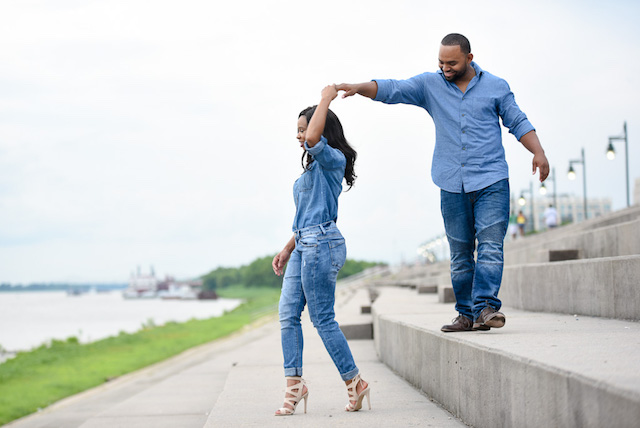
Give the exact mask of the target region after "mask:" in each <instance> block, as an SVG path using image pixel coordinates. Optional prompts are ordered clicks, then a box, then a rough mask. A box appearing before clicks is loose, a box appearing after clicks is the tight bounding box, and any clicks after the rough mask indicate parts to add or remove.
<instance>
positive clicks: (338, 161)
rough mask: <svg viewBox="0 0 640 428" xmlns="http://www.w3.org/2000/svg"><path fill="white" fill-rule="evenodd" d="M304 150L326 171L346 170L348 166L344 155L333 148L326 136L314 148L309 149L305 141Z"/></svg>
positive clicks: (321, 137) (322, 136)
mask: <svg viewBox="0 0 640 428" xmlns="http://www.w3.org/2000/svg"><path fill="white" fill-rule="evenodd" d="M304 148H305V149H306V150H307V151H308V152H309V153H311V156H313V159H314V160H315V161H317V162H318V163H319V164H320V165H322V168H324V169H327V170H329V169H338V168H344V167H345V165H346V164H347V159H346V158H345V156H344V154H343V153H342V152H341V151H340V150H338V149H335V148H333V147H331V146H330V145H329V144H328V142H327V139H326V137H325V136H324V135H321V136H320V141H318V142H317V143H316V145H315V146H313V147H309V145H308V144H307V142H306V141H305V143H304Z"/></svg>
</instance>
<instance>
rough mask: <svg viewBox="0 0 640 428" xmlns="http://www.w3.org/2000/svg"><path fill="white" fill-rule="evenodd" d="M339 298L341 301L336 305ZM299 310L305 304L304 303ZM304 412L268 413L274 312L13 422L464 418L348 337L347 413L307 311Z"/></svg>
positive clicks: (276, 378) (232, 423) (31, 426)
mask: <svg viewBox="0 0 640 428" xmlns="http://www.w3.org/2000/svg"><path fill="white" fill-rule="evenodd" d="M337 307H338V305H337ZM305 314H306V311H305ZM303 324H304V334H305V365H304V367H305V375H304V377H305V379H306V380H307V382H308V388H309V401H308V413H307V414H304V408H303V405H301V406H300V407H299V408H298V411H297V412H296V414H295V415H293V416H288V417H275V416H273V413H274V412H275V410H276V409H277V408H279V407H280V406H281V405H282V400H283V397H284V387H285V382H284V378H283V373H282V356H281V350H280V332H279V324H278V322H277V320H276V319H275V317H272V318H271V319H269V320H266V321H265V322H263V324H262V325H260V326H253V327H252V328H250V329H246V331H244V332H242V333H241V334H235V335H233V336H231V337H229V338H226V339H222V340H219V341H216V342H213V343H210V344H207V345H203V346H201V347H199V348H195V349H193V350H190V351H187V352H185V353H183V354H181V355H179V356H177V357H175V358H172V359H170V360H168V361H165V362H163V363H160V364H156V365H154V366H152V367H149V368H147V369H144V370H141V371H138V372H136V373H133V374H130V375H127V376H123V377H121V378H119V379H117V380H115V381H112V382H109V383H107V384H104V385H102V386H100V387H97V388H94V389H92V390H90V391H87V392H85V393H82V394H78V395H76V396H73V397H70V398H68V399H65V400H62V401H61V402H59V403H56V404H54V405H52V406H50V407H48V408H47V409H45V410H43V411H41V412H39V413H37V414H34V415H31V416H28V417H25V418H23V419H21V420H18V421H14V422H13V423H10V424H8V425H5V426H7V427H10V428H53V427H60V428H74V427H82V428H106V427H109V428H117V427H123V428H137V427H140V428H142V427H144V428H147V427H155V428H164V427H167V428H169V427H171V428H174V427H175V428H191V427H193V428H196V427H197V428H201V427H203V426H206V427H251V426H260V427H271V426H277V427H283V426H284V427H286V426H301V427H323V428H324V427H341V426H345V427H346V426H351V425H353V424H354V423H357V424H358V425H359V426H360V425H361V424H364V425H365V426H369V427H411V426H425V427H428V426H432V427H463V426H466V425H464V424H463V423H461V422H460V421H459V420H457V419H456V418H455V417H453V416H452V415H451V414H450V413H448V412H447V411H445V410H444V409H442V408H441V407H439V406H438V405H436V404H435V403H433V402H431V401H430V400H429V399H428V398H427V397H426V396H425V395H423V394H422V393H421V392H419V391H418V390H416V389H415V388H414V387H412V386H411V385H410V384H409V383H408V382H406V381H405V380H404V379H402V378H400V377H398V376H397V375H396V374H394V373H393V372H392V371H391V370H390V369H389V368H388V367H387V366H385V365H384V364H382V363H381V362H380V361H379V359H378V356H377V354H376V352H375V349H374V344H373V341H371V340H356V341H350V346H351V349H352V352H353V354H354V357H355V359H356V363H357V364H358V367H359V368H360V370H361V373H362V376H363V378H364V379H365V380H367V381H368V382H370V384H371V388H372V392H371V402H372V407H373V409H372V410H371V411H369V410H367V407H366V403H365V407H364V409H363V410H361V411H359V412H356V413H347V412H345V411H344V410H343V409H344V405H345V404H346V403H347V398H348V397H347V392H346V387H345V385H344V383H343V382H342V381H341V379H340V377H339V375H338V372H337V370H336V368H335V366H334V365H333V363H332V362H331V360H330V358H329V356H328V354H327V352H326V351H325V349H324V346H323V344H322V341H321V340H320V338H319V336H318V335H317V333H316V331H315V329H314V328H313V327H312V326H311V323H310V321H309V320H308V318H306V316H305V319H304V320H303Z"/></svg>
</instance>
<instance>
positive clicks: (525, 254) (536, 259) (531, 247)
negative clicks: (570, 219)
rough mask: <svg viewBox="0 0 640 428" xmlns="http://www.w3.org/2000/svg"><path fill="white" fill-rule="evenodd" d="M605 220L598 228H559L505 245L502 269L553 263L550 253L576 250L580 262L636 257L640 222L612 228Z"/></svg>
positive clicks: (639, 240)
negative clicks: (520, 265)
mask: <svg viewBox="0 0 640 428" xmlns="http://www.w3.org/2000/svg"><path fill="white" fill-rule="evenodd" d="M612 217H613V219H616V218H618V217H616V216H612ZM607 218H608V217H607ZM607 218H605V219H603V220H602V221H601V222H599V223H597V224H599V225H600V227H598V228H595V229H592V228H586V229H580V230H575V228H569V229H567V230H562V229H563V228H560V229H558V230H553V231H548V232H543V233H541V234H540V235H539V236H531V237H527V238H526V239H524V240H522V241H521V242H509V243H506V244H505V253H504V261H505V265H516V264H526V263H542V262H546V261H553V260H551V254H550V252H552V251H562V250H577V251H578V252H579V258H583V259H593V258H600V257H615V256H629V255H637V254H640V218H635V219H632V220H630V221H625V222H620V223H614V224H608V223H609V222H610V221H611V220H610V221H609V222H606V221H605V220H607ZM626 218H627V217H622V219H626ZM575 258H578V257H577V256H576V257H574V259H575ZM566 260H568V258H567V259H566Z"/></svg>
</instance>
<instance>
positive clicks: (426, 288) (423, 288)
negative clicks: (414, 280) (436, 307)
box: [418, 284, 438, 294]
mask: <svg viewBox="0 0 640 428" xmlns="http://www.w3.org/2000/svg"><path fill="white" fill-rule="evenodd" d="M437 292H438V284H432V285H418V294H428V293H437Z"/></svg>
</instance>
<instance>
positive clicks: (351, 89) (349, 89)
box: [336, 83, 358, 98]
mask: <svg viewBox="0 0 640 428" xmlns="http://www.w3.org/2000/svg"><path fill="white" fill-rule="evenodd" d="M336 89H337V90H338V91H344V94H342V98H347V97H350V96H351V95H355V94H357V93H358V85H357V84H353V83H341V84H339V85H336Z"/></svg>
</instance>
